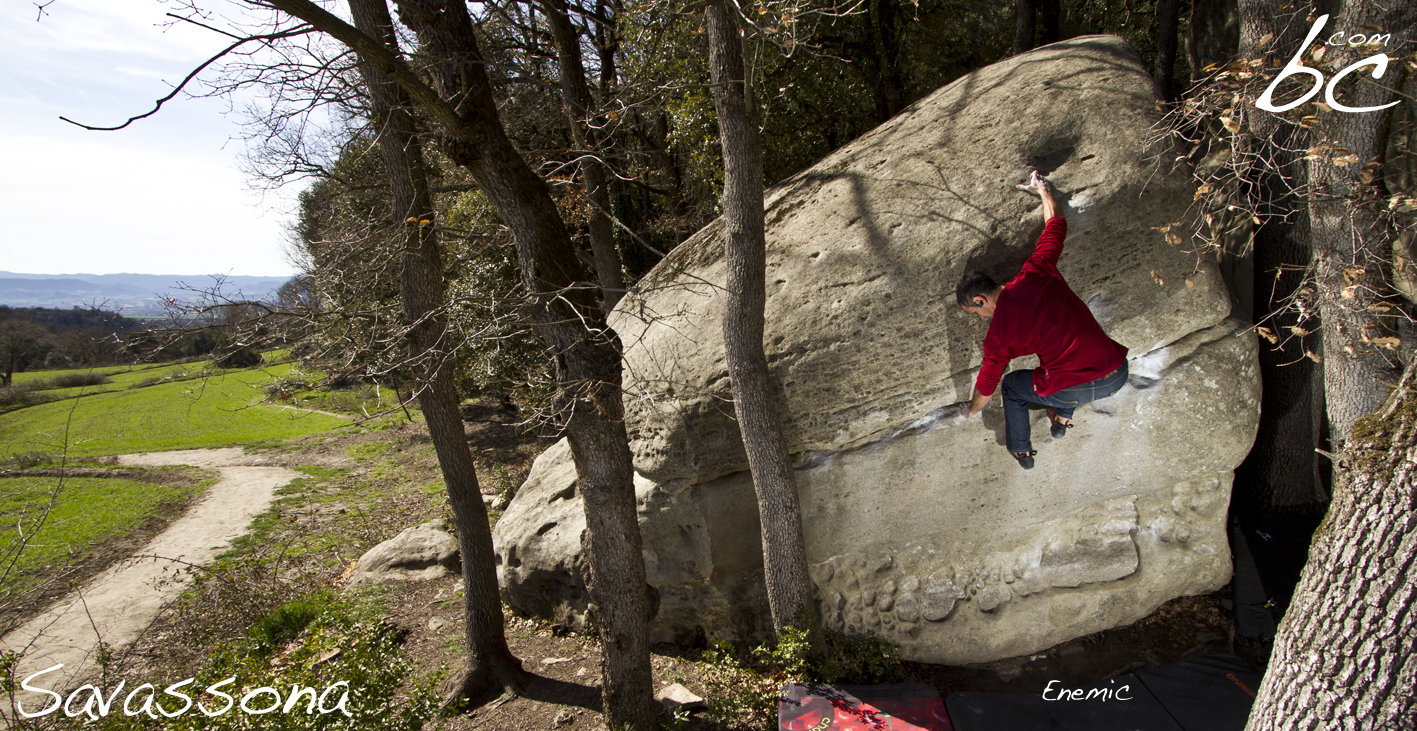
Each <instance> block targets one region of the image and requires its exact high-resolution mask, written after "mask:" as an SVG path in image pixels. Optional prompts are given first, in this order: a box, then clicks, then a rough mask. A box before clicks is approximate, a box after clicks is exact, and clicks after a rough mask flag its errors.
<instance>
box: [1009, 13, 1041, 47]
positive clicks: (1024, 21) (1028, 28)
mask: <svg viewBox="0 0 1417 731" xmlns="http://www.w3.org/2000/svg"><path fill="white" fill-rule="evenodd" d="M1037 27H1038V0H1018V29H1017V30H1016V31H1015V33H1014V55H1015V56H1017V55H1019V54H1020V53H1024V52H1026V51H1031V50H1033V36H1034V35H1035V33H1036V30H1037Z"/></svg>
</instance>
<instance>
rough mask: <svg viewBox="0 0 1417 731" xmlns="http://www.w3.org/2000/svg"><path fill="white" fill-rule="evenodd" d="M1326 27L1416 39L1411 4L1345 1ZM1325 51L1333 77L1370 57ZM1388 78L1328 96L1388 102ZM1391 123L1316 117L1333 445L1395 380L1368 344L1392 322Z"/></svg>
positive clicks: (1352, 115)
mask: <svg viewBox="0 0 1417 731" xmlns="http://www.w3.org/2000/svg"><path fill="white" fill-rule="evenodd" d="M1330 23H1332V24H1333V26H1332V27H1334V28H1340V29H1353V28H1369V27H1373V28H1381V29H1383V32H1385V33H1391V34H1392V37H1393V38H1394V39H1398V38H1401V39H1410V38H1412V36H1413V33H1414V31H1417V8H1414V7H1413V6H1412V4H1411V3H1391V4H1388V3H1373V2H1370V1H1369V0H1350V1H1349V2H1345V3H1344V4H1343V6H1342V8H1341V10H1340V12H1338V13H1335V15H1334V17H1333V18H1330ZM1384 50H1385V51H1387V52H1392V51H1396V48H1393V49H1384ZM1328 51H1329V53H1330V54H1332V56H1333V61H1332V67H1333V69H1334V70H1337V69H1342V68H1345V67H1347V66H1348V65H1349V64H1350V63H1352V62H1354V61H1356V60H1358V59H1359V58H1363V57H1366V56H1369V55H1371V54H1372V51H1371V50H1370V49H1365V50H1359V49H1357V48H1354V47H1352V46H1348V45H1342V46H1329V47H1328ZM1395 69H1396V64H1389V68H1388V70H1387V75H1388V76H1389V78H1387V79H1384V81H1386V82H1387V83H1371V79H1370V78H1369V77H1368V74H1369V73H1370V72H1371V71H1372V70H1373V69H1372V68H1368V69H1365V70H1363V71H1360V72H1358V73H1355V74H1350V75H1349V76H1348V78H1347V79H1346V80H1345V83H1344V84H1343V87H1344V88H1343V89H1341V90H1339V93H1338V94H1335V96H1336V97H1339V98H1340V99H1341V100H1342V103H1343V104H1346V105H1347V106H1349V107H1356V108H1365V107H1380V106H1383V105H1385V104H1388V103H1390V102H1395V101H1398V100H1399V99H1400V97H1399V96H1398V95H1397V93H1396V92H1395V91H1393V90H1392V89H1391V88H1386V87H1390V86H1392V87H1395V86H1397V85H1398V84H1397V83H1396V82H1397V78H1396V77H1397V74H1396V73H1395ZM1392 114H1393V109H1392V108H1388V109H1386V110H1381V111H1370V112H1336V113H1328V114H1324V115H1322V116H1321V117H1320V124H1321V125H1322V126H1320V127H1319V128H1318V134H1319V135H1320V136H1321V138H1322V139H1321V142H1322V143H1323V144H1330V145H1333V146H1334V151H1333V154H1332V155H1331V156H1324V157H1321V158H1319V159H1315V160H1311V161H1310V163H1309V180H1310V184H1311V186H1312V188H1313V191H1312V193H1311V195H1310V203H1309V220H1310V222H1311V223H1310V227H1311V230H1312V235H1313V242H1314V248H1315V252H1316V254H1317V255H1318V260H1317V264H1318V266H1317V270H1318V271H1317V279H1318V287H1319V309H1320V313H1321V315H1322V317H1323V323H1324V337H1323V340H1324V348H1323V351H1324V352H1323V355H1324V392H1325V394H1326V396H1327V403H1328V417H1329V424H1330V426H1331V428H1332V430H1333V435H1334V437H1335V438H1336V439H1345V438H1347V436H1348V430H1349V427H1350V425H1351V424H1352V423H1353V420H1354V419H1357V418H1358V417H1360V416H1363V415H1364V414H1368V413H1370V412H1372V410H1373V409H1374V408H1375V407H1376V406H1377V405H1378V403H1379V402H1380V401H1381V400H1382V398H1383V394H1384V393H1385V392H1386V388H1387V387H1386V385H1385V384H1388V385H1390V384H1391V383H1393V381H1394V380H1395V378H1396V377H1397V374H1398V371H1399V368H1398V366H1397V365H1396V363H1397V359H1396V353H1395V351H1394V350H1392V349H1388V348H1384V347H1382V346H1381V345H1377V344H1374V343H1373V340H1375V339H1377V338H1381V337H1391V335H1392V334H1393V330H1394V323H1393V322H1392V318H1391V317H1390V316H1384V315H1383V314H1381V312H1380V311H1379V310H1378V309H1377V308H1379V307H1382V306H1384V305H1383V300H1384V298H1388V297H1390V295H1391V294H1392V293H1393V290H1392V287H1391V285H1390V284H1389V283H1388V282H1389V279H1388V276H1387V268H1388V267H1389V265H1390V262H1391V257H1392V240H1393V238H1395V236H1396V233H1397V232H1396V230H1395V229H1394V228H1393V227H1392V225H1391V223H1390V222H1388V221H1385V220H1384V219H1383V217H1382V215H1381V213H1380V211H1381V207H1382V206H1383V205H1384V202H1385V201H1386V200H1387V191H1386V190H1385V189H1384V186H1383V177H1382V175H1381V167H1380V166H1381V165H1382V161H1383V158H1384V157H1385V155H1386V148H1387V137H1386V135H1387V134H1388V133H1389V132H1390V122H1391V119H1392ZM1345 155H1349V156H1356V162H1354V163H1352V164H1339V163H1338V160H1339V159H1341V158H1342V157H1343V156H1345ZM1380 342H1382V341H1380Z"/></svg>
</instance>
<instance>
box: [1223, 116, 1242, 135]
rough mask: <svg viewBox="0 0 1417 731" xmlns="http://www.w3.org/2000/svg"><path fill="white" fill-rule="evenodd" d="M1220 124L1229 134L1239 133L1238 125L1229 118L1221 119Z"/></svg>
mask: <svg viewBox="0 0 1417 731" xmlns="http://www.w3.org/2000/svg"><path fill="white" fill-rule="evenodd" d="M1220 123H1221V124H1223V125H1225V129H1228V130H1230V133H1231V134H1238V133H1239V132H1240V123H1239V122H1236V121H1235V120H1233V119H1231V118H1229V117H1221V118H1220Z"/></svg>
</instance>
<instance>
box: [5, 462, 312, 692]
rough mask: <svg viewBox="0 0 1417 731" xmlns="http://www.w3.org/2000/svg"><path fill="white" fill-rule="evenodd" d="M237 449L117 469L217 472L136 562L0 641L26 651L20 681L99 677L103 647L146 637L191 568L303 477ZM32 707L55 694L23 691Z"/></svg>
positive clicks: (64, 683)
mask: <svg viewBox="0 0 1417 731" xmlns="http://www.w3.org/2000/svg"><path fill="white" fill-rule="evenodd" d="M263 461H265V459H264V458H262V457H260V456H253V455H247V454H245V453H244V452H243V451H242V450H241V448H239V447H231V448H227V449H188V450H179V451H172V452H150V453H145V454H129V455H123V456H121V457H119V458H118V462H119V464H124V465H134V466H138V467H155V466H161V465H191V466H193V467H201V468H204V469H211V470H215V471H216V472H217V473H218V474H219V475H220V479H218V480H217V482H215V483H214V484H212V486H211V487H210V488H208V489H207V491H206V493H205V494H204V495H203V496H202V497H201V498H200V499H199V500H198V502H197V504H196V505H194V506H193V507H192V508H191V509H190V510H188V511H187V512H186V514H184V515H183V516H182V517H180V518H178V519H177V520H176V521H174V522H173V523H172V524H171V525H170V526H168V528H167V530H165V531H163V532H162V533H161V534H160V535H158V536H157V537H156V538H154V539H153V540H152V542H150V543H149V544H148V545H147V546H145V547H144V548H143V549H142V550H140V551H138V552H137V553H136V554H135V555H134V556H133V557H131V558H128V559H126V560H123V561H120V562H119V563H117V564H115V565H113V566H111V567H109V569H108V570H107V571H104V572H103V573H101V574H99V575H98V576H96V577H94V578H93V579H92V580H90V581H89V582H87V583H86V584H85V585H84V586H82V587H80V588H78V589H76V590H74V591H72V592H70V593H69V594H68V595H67V596H65V597H63V598H62V599H60V600H58V601H56V602H54V603H53V604H52V605H50V606H49V608H47V609H46V610H44V611H43V612H41V613H40V614H39V615H38V616H36V617H34V618H33V619H31V620H30V621H29V622H27V623H25V624H24V625H23V626H21V627H20V628H18V629H16V630H14V631H13V632H10V633H9V634H7V635H5V636H4V638H3V639H0V649H4V650H14V651H17V652H22V653H23V658H22V659H21V660H20V663H19V666H18V668H17V669H16V671H15V677H16V678H18V679H21V680H23V679H24V678H26V677H29V676H30V675H33V674H34V673H38V672H41V671H44V670H47V669H49V668H52V667H54V666H55V665H60V664H62V665H63V666H64V667H63V668H62V669H60V670H56V671H53V672H46V673H45V674H44V675H42V676H41V677H40V678H37V679H36V680H35V681H34V682H33V683H32V685H34V686H37V687H43V688H48V689H52V690H54V691H56V692H59V693H62V694H64V695H67V694H68V692H69V691H71V690H73V688H74V687H75V686H76V685H77V683H78V682H82V680H81V679H82V678H83V677H84V676H87V675H90V674H93V673H95V672H96V671H97V670H98V668H97V666H96V665H95V664H94V663H95V661H96V659H97V651H98V649H99V646H100V644H99V643H100V642H102V643H104V644H106V645H107V646H108V647H109V648H111V649H114V650H117V649H120V648H122V647H125V646H126V645H128V644H129V643H131V642H133V640H135V639H137V637H138V636H139V635H140V634H141V633H142V631H143V630H144V629H146V628H147V626H148V625H149V624H151V623H152V621H153V619H154V618H155V617H156V616H157V614H158V612H159V611H160V610H161V609H162V607H163V605H165V604H166V603H167V602H169V601H171V600H173V599H174V598H176V597H177V595H178V594H180V593H181V592H182V590H183V588H184V586H185V580H186V576H187V574H186V573H185V572H183V571H181V570H180V569H181V568H182V567H184V566H187V565H198V566H200V565H203V564H206V563H208V562H210V561H211V560H212V559H213V558H215V557H216V556H217V554H219V553H221V552H222V551H223V550H225V549H226V548H228V547H229V546H230V545H231V541H232V539H234V538H236V537H237V536H240V535H242V534H243V533H245V532H246V528H247V526H248V525H249V524H250V522H251V520H252V518H254V517H256V516H257V515H259V514H260V513H262V512H263V511H265V510H266V508H267V507H268V506H269V505H270V504H271V501H272V500H273V499H274V497H275V490H276V488H278V487H281V486H283V485H285V484H286V483H288V482H290V481H291V480H293V479H295V478H297V477H300V473H298V472H295V471H293V470H289V469H286V468H284V467H273V466H269V465H263V464H261V462H263ZM18 699H19V700H20V702H21V703H24V704H25V706H26V707H30V706H31V705H33V706H35V707H43V706H44V705H45V704H46V703H48V702H49V700H48V699H49V696H45V695H42V694H40V693H20V694H18Z"/></svg>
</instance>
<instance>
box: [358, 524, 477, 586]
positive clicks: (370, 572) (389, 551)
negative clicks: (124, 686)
mask: <svg viewBox="0 0 1417 731" xmlns="http://www.w3.org/2000/svg"><path fill="white" fill-rule="evenodd" d="M447 527H448V526H447V524H446V523H444V522H443V521H441V520H434V521H430V522H427V523H424V524H422V525H416V526H414V527H412V528H409V529H407V530H405V531H403V532H402V533H400V534H398V535H396V536H394V537H393V538H390V539H389V540H387V541H384V542H383V543H380V544H379V545H377V546H375V547H373V548H371V549H369V550H368V551H367V552H365V554H364V555H363V556H360V557H359V563H357V564H355V566H354V573H353V574H351V575H350V577H349V585H350V586H354V585H356V584H362V583H365V582H376V583H377V582H383V581H411V580H426V579H437V578H441V577H443V576H447V575H448V574H453V573H460V572H461V571H462V563H461V562H460V560H459V556H458V539H457V538H455V537H454V536H453V535H452V534H451V533H449V532H448V531H447Z"/></svg>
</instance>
